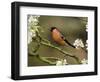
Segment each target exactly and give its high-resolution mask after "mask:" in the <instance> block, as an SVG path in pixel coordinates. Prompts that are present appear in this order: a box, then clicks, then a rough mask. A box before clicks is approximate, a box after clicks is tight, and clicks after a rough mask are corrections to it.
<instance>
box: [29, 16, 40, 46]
mask: <svg viewBox="0 0 100 82" xmlns="http://www.w3.org/2000/svg"><path fill="white" fill-rule="evenodd" d="M39 17H40V16H37V15H36V16H35V15H31V16H30V17H29V18H28V44H29V43H30V42H32V38H34V37H36V31H37V30H38V29H37V27H39V26H38V23H39V19H38V18H39Z"/></svg>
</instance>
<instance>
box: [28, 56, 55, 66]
mask: <svg viewBox="0 0 100 82" xmlns="http://www.w3.org/2000/svg"><path fill="white" fill-rule="evenodd" d="M29 55H30V56H35V57H37V58H38V59H40V60H41V61H43V62H46V63H48V64H50V65H55V64H56V62H52V61H50V60H48V59H55V60H57V58H54V57H42V56H40V55H38V54H35V55H34V54H29Z"/></svg>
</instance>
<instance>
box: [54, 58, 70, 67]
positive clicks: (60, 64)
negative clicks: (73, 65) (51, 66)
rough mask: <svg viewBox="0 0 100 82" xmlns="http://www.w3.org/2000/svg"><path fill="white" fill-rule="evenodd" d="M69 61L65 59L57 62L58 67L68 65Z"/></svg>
mask: <svg viewBox="0 0 100 82" xmlns="http://www.w3.org/2000/svg"><path fill="white" fill-rule="evenodd" d="M67 64H68V63H67V60H66V59H63V60H58V61H56V66H63V65H67Z"/></svg>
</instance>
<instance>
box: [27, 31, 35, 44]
mask: <svg viewBox="0 0 100 82" xmlns="http://www.w3.org/2000/svg"><path fill="white" fill-rule="evenodd" d="M34 37H36V31H35V30H32V31H28V44H29V43H30V42H32V38H34Z"/></svg>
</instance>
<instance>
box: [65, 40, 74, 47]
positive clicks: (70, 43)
mask: <svg viewBox="0 0 100 82" xmlns="http://www.w3.org/2000/svg"><path fill="white" fill-rule="evenodd" d="M64 41H65V42H66V43H67V44H68V45H69V46H71V47H73V48H75V46H74V45H72V44H71V43H69V42H68V41H67V40H66V39H65V40H64Z"/></svg>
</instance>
